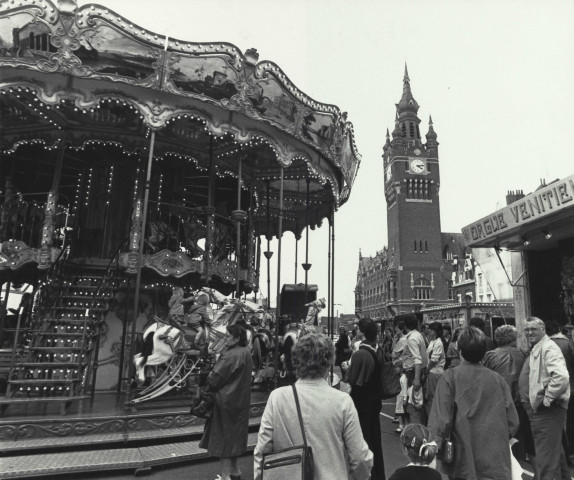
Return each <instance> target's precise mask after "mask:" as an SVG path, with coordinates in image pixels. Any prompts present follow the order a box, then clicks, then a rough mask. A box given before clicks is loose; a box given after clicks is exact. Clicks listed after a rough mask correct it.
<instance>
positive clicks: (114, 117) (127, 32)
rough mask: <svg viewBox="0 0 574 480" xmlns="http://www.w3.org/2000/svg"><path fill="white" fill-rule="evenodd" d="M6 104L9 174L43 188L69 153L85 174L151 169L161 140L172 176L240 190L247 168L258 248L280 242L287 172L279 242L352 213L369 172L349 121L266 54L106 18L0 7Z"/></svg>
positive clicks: (1, 103)
mask: <svg viewBox="0 0 574 480" xmlns="http://www.w3.org/2000/svg"><path fill="white" fill-rule="evenodd" d="M0 92H1V94H0V155H2V158H3V160H2V162H1V163H4V164H5V165H8V164H9V162H8V161H6V160H10V159H12V162H13V164H14V162H17V163H18V164H19V165H23V164H25V163H26V162H29V169H30V172H33V173H35V174H37V175H40V174H42V173H43V169H45V170H46V172H47V171H52V170H53V164H54V160H53V157H54V156H55V155H52V154H51V153H50V152H51V151H52V150H55V149H58V148H59V147H65V149H66V152H67V155H68V156H69V157H70V158H73V159H75V161H77V162H79V163H82V162H84V163H86V162H88V163H89V162H98V161H105V160H106V159H108V158H110V157H112V156H118V157H121V158H129V157H130V156H138V155H142V157H143V156H144V153H145V152H147V151H148V148H150V141H149V136H150V132H151V131H152V130H153V131H155V132H156V135H155V146H154V150H153V153H154V158H155V160H156V161H157V162H164V165H166V164H167V165H169V164H173V165H174V166H175V165H181V164H182V163H184V164H190V165H192V166H193V168H195V169H196V170H197V171H198V172H201V171H204V172H205V171H207V170H208V168H209V165H210V162H214V164H215V169H216V172H217V174H218V175H219V176H220V177H225V176H228V177H231V178H233V177H236V176H237V175H238V171H239V167H238V164H239V163H240V162H239V159H241V164H242V167H241V168H242V169H241V176H242V180H243V188H244V189H246V190H247V189H253V190H250V191H252V192H253V193H254V195H255V197H256V198H257V203H256V212H255V214H256V216H257V220H258V229H259V233H260V234H262V235H268V236H273V235H276V234H277V227H276V218H277V217H278V215H279V189H280V180H279V179H280V175H281V169H282V168H283V169H284V170H283V175H284V202H285V204H284V213H283V230H284V231H292V232H294V233H295V234H296V235H300V233H301V231H302V230H303V229H304V227H305V225H306V224H307V221H308V223H309V225H310V226H311V228H313V227H315V226H316V225H319V224H320V223H321V221H322V219H324V218H328V217H329V215H330V212H331V211H333V210H336V209H338V208H339V207H340V206H341V205H342V204H343V203H345V201H346V200H347V199H348V197H349V194H350V191H351V187H352V185H353V181H354V179H355V176H356V173H357V169H358V166H359V163H360V155H359V153H358V152H357V148H356V145H355V141H354V136H353V127H352V124H351V123H349V122H347V120H346V116H347V115H346V113H344V112H341V111H340V110H339V108H338V107H336V106H334V105H328V104H323V103H320V102H317V101H315V100H314V99H312V98H310V97H309V96H308V95H306V94H305V93H304V92H302V91H301V90H299V89H298V88H297V87H296V86H295V85H293V83H292V82H291V81H290V80H289V78H288V77H287V75H286V74H285V73H284V72H283V71H282V70H281V68H280V67H278V66H277V65H276V64H274V63H273V62H270V61H262V62H259V63H258V54H257V52H256V50H254V49H249V50H247V51H246V52H244V53H242V52H241V51H239V49H238V48H237V47H235V46H234V45H232V44H230V43H225V42H217V43H216V42H212V43H208V44H205V43H193V42H187V41H182V40H178V39H174V38H168V37H166V36H163V35H159V34H155V33H153V32H151V31H149V30H146V29H144V28H141V27H139V26H137V25H134V24H133V23H131V22H130V21H129V20H128V19H126V18H124V17H122V16H120V15H118V14H116V13H114V12H113V11H112V10H109V9H107V8H105V7H103V6H100V5H96V4H91V5H84V6H81V7H78V6H77V5H76V3H75V2H74V1H72V0H66V1H60V2H58V3H57V4H55V3H52V2H51V1H49V0H18V1H15V0H11V1H4V2H2V3H0ZM94 152H99V154H98V155H96V154H95V153H94ZM102 152H103V153H102ZM38 159H41V160H42V161H41V162H38ZM0 168H2V167H1V165H0ZM46 172H44V173H46ZM195 177H196V178H197V177H198V175H197V174H196V176H195ZM64 183H65V182H64ZM64 187H65V185H64ZM34 188H36V189H37V190H36V191H39V190H38V188H40V187H39V185H36V186H35V187H34ZM189 188H190V189H191V188H193V185H190V186H189ZM45 190H46V191H47V190H49V188H46V189H45ZM70 195H72V194H71V193H70ZM307 195H308V197H309V205H310V209H309V212H307ZM267 204H269V205H268V207H269V208H268V210H269V211H268V212H267ZM268 218H269V219H270V220H269V221H268V220H267V219H268ZM256 224H257V222H256Z"/></svg>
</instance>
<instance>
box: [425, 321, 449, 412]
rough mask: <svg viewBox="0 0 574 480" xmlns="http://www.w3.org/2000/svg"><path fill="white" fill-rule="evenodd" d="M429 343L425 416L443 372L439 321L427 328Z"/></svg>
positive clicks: (443, 356)
mask: <svg viewBox="0 0 574 480" xmlns="http://www.w3.org/2000/svg"><path fill="white" fill-rule="evenodd" d="M427 332H428V334H427V335H428V339H429V344H428V347H427V354H428V356H429V366H428V377H427V381H426V383H425V387H424V390H425V401H426V402H425V409H426V412H427V416H428V414H429V413H430V409H431V406H432V402H433V399H434V391H435V388H436V384H437V383H438V380H439V378H440V377H441V375H442V374H443V373H444V364H445V359H446V355H445V351H444V343H443V341H442V325H441V324H440V323H439V322H433V323H431V324H430V325H429V328H428V330H427Z"/></svg>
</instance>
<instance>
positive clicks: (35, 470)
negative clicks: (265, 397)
mask: <svg viewBox="0 0 574 480" xmlns="http://www.w3.org/2000/svg"><path fill="white" fill-rule="evenodd" d="M198 442H199V441H191V442H178V443H170V444H163V445H152V446H148V447H138V448H121V449H114V450H89V451H79V452H73V453H51V454H39V455H19V456H13V457H4V458H2V461H1V462H0V478H2V479H9V478H35V477H53V476H55V475H62V474H72V473H82V472H83V473H87V472H98V471H106V470H116V471H117V470H133V471H134V473H138V472H144V471H146V470H149V469H150V468H152V467H154V466H158V465H166V464H169V463H180V462H193V461H197V460H202V459H204V458H206V457H207V456H208V455H207V452H206V451H205V450H204V449H201V448H199V445H198ZM256 443H257V432H251V433H250V434H249V437H248V440H247V449H248V451H252V450H253V449H254V448H255V444H256Z"/></svg>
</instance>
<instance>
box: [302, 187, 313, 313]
mask: <svg viewBox="0 0 574 480" xmlns="http://www.w3.org/2000/svg"><path fill="white" fill-rule="evenodd" d="M310 183H311V180H310V179H309V176H307V195H306V207H305V263H303V264H302V265H301V266H302V267H303V270H305V303H309V299H308V298H307V290H308V288H309V284H308V275H309V269H310V268H311V264H310V263H309V184H310Z"/></svg>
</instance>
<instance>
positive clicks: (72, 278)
mask: <svg viewBox="0 0 574 480" xmlns="http://www.w3.org/2000/svg"><path fill="white" fill-rule="evenodd" d="M48 287H49V288H48V289H47V291H48V293H47V294H44V295H40V297H39V298H40V301H39V303H40V304H39V305H36V306H35V310H36V312H45V313H43V314H36V315H33V316H32V319H31V320H30V321H28V322H26V324H25V325H20V322H19V324H18V326H17V328H16V332H15V334H16V341H15V348H14V351H13V353H12V361H11V367H10V373H9V375H8V381H7V389H6V395H5V397H0V417H1V416H3V414H4V412H5V411H6V409H7V408H8V406H10V405H16V404H38V403H40V404H41V403H44V404H45V403H60V404H61V410H60V413H61V414H62V415H65V414H66V413H67V412H68V409H69V408H70V405H71V403H72V402H73V401H75V400H80V399H84V398H89V397H90V394H89V393H91V392H93V385H90V384H89V381H90V380H92V381H93V380H94V379H95V370H96V369H97V352H98V348H99V336H100V326H101V324H102V322H103V319H104V315H105V312H106V310H107V305H108V301H109V300H110V299H111V297H112V295H113V282H111V281H110V275H109V268H106V266H98V265H96V266H94V265H90V266H86V265H76V264H70V263H68V264H66V265H64V266H63V268H62V272H61V275H59V281H58V282H52V284H50V285H48ZM42 303H44V305H42ZM46 304H47V305H51V306H49V307H48V308H46ZM34 316H35V318H34Z"/></svg>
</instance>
